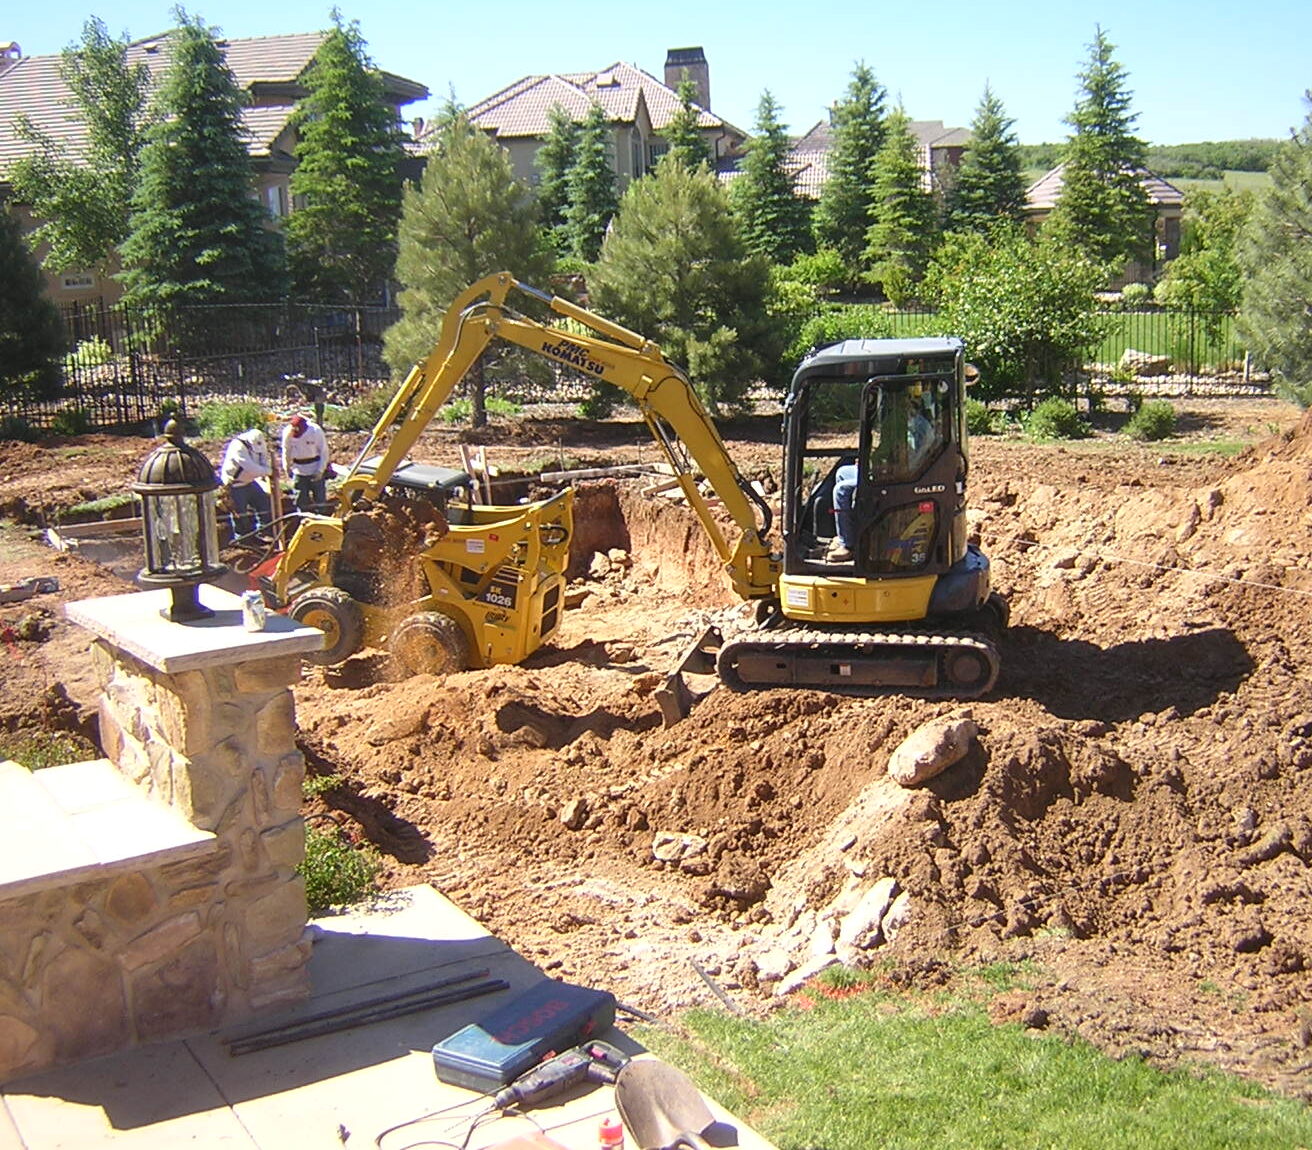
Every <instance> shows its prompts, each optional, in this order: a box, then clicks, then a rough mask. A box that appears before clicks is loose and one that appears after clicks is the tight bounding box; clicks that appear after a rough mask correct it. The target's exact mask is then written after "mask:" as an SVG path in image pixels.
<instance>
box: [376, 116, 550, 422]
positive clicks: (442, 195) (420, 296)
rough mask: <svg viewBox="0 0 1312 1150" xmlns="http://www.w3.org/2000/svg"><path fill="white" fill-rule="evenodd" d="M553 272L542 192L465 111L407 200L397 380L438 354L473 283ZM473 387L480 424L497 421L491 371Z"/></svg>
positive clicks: (387, 338)
mask: <svg viewBox="0 0 1312 1150" xmlns="http://www.w3.org/2000/svg"><path fill="white" fill-rule="evenodd" d="M549 269H550V256H549V254H548V253H547V250H546V247H545V245H544V243H543V241H542V233H541V229H540V228H539V227H538V222H537V204H536V203H535V202H534V199H533V195H532V193H531V192H530V191H529V189H528V188H526V187H524V186H523V185H522V184H520V183H517V182H516V180H515V176H514V172H513V170H512V169H511V165H510V159H509V157H508V156H507V155H506V153H505V152H504V151H502V150H501V148H499V147H498V146H497V145H496V144H495V143H493V141H492V140H491V139H489V138H488V137H487V136H486V135H484V134H483V133H482V132H480V131H478V130H477V129H476V128H474V127H473V126H472V125H471V124H470V123H469V120H468V118H467V117H466V116H465V115H464V114H463V113H456V114H455V115H453V116H452V118H451V119H449V120H448V121H446V123H445V124H444V126H443V128H442V129H441V131H440V132H439V133H438V136H437V140H436V143H435V145H434V148H433V151H432V152H431V153H430V154H429V156H428V163H427V164H426V165H425V167H424V175H423V178H422V179H421V180H420V182H419V184H418V185H417V186H416V185H414V184H410V185H407V186H406V189H405V193H404V195H403V197H402V207H401V227H400V247H399V251H398V254H397V261H396V274H397V279H399V280H400V281H401V284H402V290H401V293H400V295H399V297H398V302H399V304H400V306H401V318H400V319H399V320H398V321H397V322H396V323H395V324H393V325H392V326H391V327H390V328H388V330H387V332H386V334H385V335H384V337H383V346H384V350H385V353H386V356H387V362H388V364H389V365H390V366H391V368H392V371H393V373H395V374H396V375H402V374H404V373H405V372H406V371H408V370H409V368H410V366H411V365H412V364H413V363H415V362H416V361H417V360H419V359H422V358H423V357H424V356H426V355H427V354H428V353H429V352H430V351H431V350H432V348H433V345H434V344H435V343H436V342H437V338H438V335H439V333H440V332H441V329H442V320H443V318H444V317H445V315H446V309H447V307H448V306H449V305H450V304H451V301H452V300H453V299H455V297H456V296H457V295H459V294H460V292H462V291H464V290H465V288H467V287H469V285H470V284H472V283H474V282H475V281H476V280H479V279H481V278H482V277H483V276H485V275H488V274H489V273H491V272H497V271H510V272H512V273H513V274H514V275H515V276H517V277H519V278H521V279H524V280H526V281H528V282H529V283H533V282H542V281H543V280H544V279H545V278H546V275H547V272H548V271H549ZM467 383H468V387H469V391H470V397H471V399H472V401H473V415H472V419H473V423H474V426H475V427H481V426H483V425H484V424H485V423H486V422H487V409H486V394H485V393H486V380H485V377H484V374H483V372H482V369H481V365H476V366H475V368H474V370H472V371H471V372H470V373H469V375H468V377H467Z"/></svg>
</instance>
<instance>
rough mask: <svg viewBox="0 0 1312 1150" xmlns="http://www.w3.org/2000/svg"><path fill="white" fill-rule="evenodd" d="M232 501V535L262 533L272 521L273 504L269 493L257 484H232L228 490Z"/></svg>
mask: <svg viewBox="0 0 1312 1150" xmlns="http://www.w3.org/2000/svg"><path fill="white" fill-rule="evenodd" d="M228 497H229V498H230V499H231V500H232V531H233V534H234V535H239V536H240V535H249V534H250V533H251V532H252V531H264V530H265V529H266V528H268V526H269V525H270V524H271V523H272V521H273V504H272V503H271V502H270V500H269V493H268V492H267V491H265V490H264V488H263V487H261V486H260V485H259V484H258V483H242V484H240V485H236V484H234V485H233V486H232V487H229V488H228Z"/></svg>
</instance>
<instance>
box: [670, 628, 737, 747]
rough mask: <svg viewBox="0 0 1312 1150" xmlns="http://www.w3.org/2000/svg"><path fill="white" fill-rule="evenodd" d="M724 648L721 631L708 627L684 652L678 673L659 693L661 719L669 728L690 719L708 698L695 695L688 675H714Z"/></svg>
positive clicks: (680, 659) (676, 669)
mask: <svg viewBox="0 0 1312 1150" xmlns="http://www.w3.org/2000/svg"><path fill="white" fill-rule="evenodd" d="M723 646H724V636H723V635H721V634H720V629H719V628H718V627H714V626H712V627H707V628H706V630H704V631H703V632H702V633H701V634H700V635H698V636H697V638H696V639H694V640H693V641H692V643H690V644H689V645H688V647H687V648H685V649H684V652H683V654H682V655H681V656H680V658H679V661H678V662H677V663H676V664H675V666H674V670H673V671H671V672H670V673H669V674H668V675H667V676H666V677H665V683H664V685H663V686H661V687H660V688H659V689H658V690H657V691H656V702H657V703H659V704H660V708H661V719H662V722H663V723H664V725H665V726H666V727H672V726H674V724H675V723H678V722H680V721H681V720H683V719H686V718H687V717H688V712H689V711H691V710H692V708H693V706H694V705H695V704H696V703H697V702H698V701H699V700H700V699H701V698H702V697H703V696H704V695H705V694H706V692H702V693H701V694H695V693H694V692H693V690H692V689H691V688H690V687H689V686H688V683H687V680H686V679H684V675H685V674H690V675H714V674H715V673H716V672H715V660H716V656H717V655H718V654H719V651H720V648H721V647H723Z"/></svg>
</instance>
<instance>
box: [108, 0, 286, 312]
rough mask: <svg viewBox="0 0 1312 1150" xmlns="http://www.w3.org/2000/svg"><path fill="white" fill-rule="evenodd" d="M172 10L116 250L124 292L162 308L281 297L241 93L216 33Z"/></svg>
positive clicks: (274, 245)
mask: <svg viewBox="0 0 1312 1150" xmlns="http://www.w3.org/2000/svg"><path fill="white" fill-rule="evenodd" d="M174 12H175V15H176V17H177V19H178V22H179V23H178V26H177V28H175V29H174V30H173V31H172V32H171V33H170V34H169V52H170V60H169V67H168V71H167V72H166V73H165V75H164V78H163V80H162V82H161V85H160V89H159V93H158V97H157V101H156V110H157V113H158V118H157V119H156V120H155V122H154V123H153V124H152V125H151V126H150V129H149V130H148V132H147V137H146V144H145V146H144V147H143V148H142V152H141V179H140V181H139V182H138V184H137V187H136V190H135V192H134V194H133V198H132V221H131V232H130V234H129V235H128V237H127V239H126V240H125V241H124V243H123V247H122V251H123V260H124V263H125V265H126V270H125V271H124V273H123V276H122V279H123V282H124V285H125V286H126V289H127V291H126V293H125V297H124V298H125V299H126V301H127V302H129V303H132V304H149V305H153V306H155V307H158V308H163V309H176V308H178V307H181V306H185V305H189V304H214V303H248V302H255V301H266V300H273V299H278V298H280V297H281V295H282V292H283V287H284V261H283V250H282V242H281V237H280V236H278V235H277V234H276V233H275V232H273V231H271V230H270V229H269V227H268V226H267V225H268V222H269V220H268V213H266V212H265V210H264V208H263V207H262V206H261V205H260V203H259V202H258V201H257V200H255V199H254V198H253V195H252V193H253V187H254V183H253V177H254V173H253V171H252V168H251V160H250V155H249V153H248V152H247V150H246V143H245V131H244V129H243V127H242V122H241V110H242V107H243V105H244V103H245V100H244V97H243V94H242V91H241V89H240V88H239V87H238V86H237V82H236V80H235V79H234V78H233V75H232V71H231V70H230V69H229V68H228V66H227V64H226V63H225V61H224V58H223V52H222V50H221V49H220V47H219V45H218V42H217V41H216V39H215V31H214V30H212V29H210V28H208V27H206V25H205V24H204V23H203V22H202V21H201V20H200V18H199V17H193V16H188V15H187V13H186V12H184V11H183V10H182V9H181V8H178V9H175V10H174Z"/></svg>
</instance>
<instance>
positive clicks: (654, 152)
mask: <svg viewBox="0 0 1312 1150" xmlns="http://www.w3.org/2000/svg"><path fill="white" fill-rule="evenodd" d="M669 150H670V145H669V144H668V143H667V142H666V141H665V140H652V141H651V143H649V144H648V145H647V167H648V168H654V167H655V166H656V163H657V161H658V160H659V159H660V158H661V157H662V156H663V155H665V153H666V152H668V151H669Z"/></svg>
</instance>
